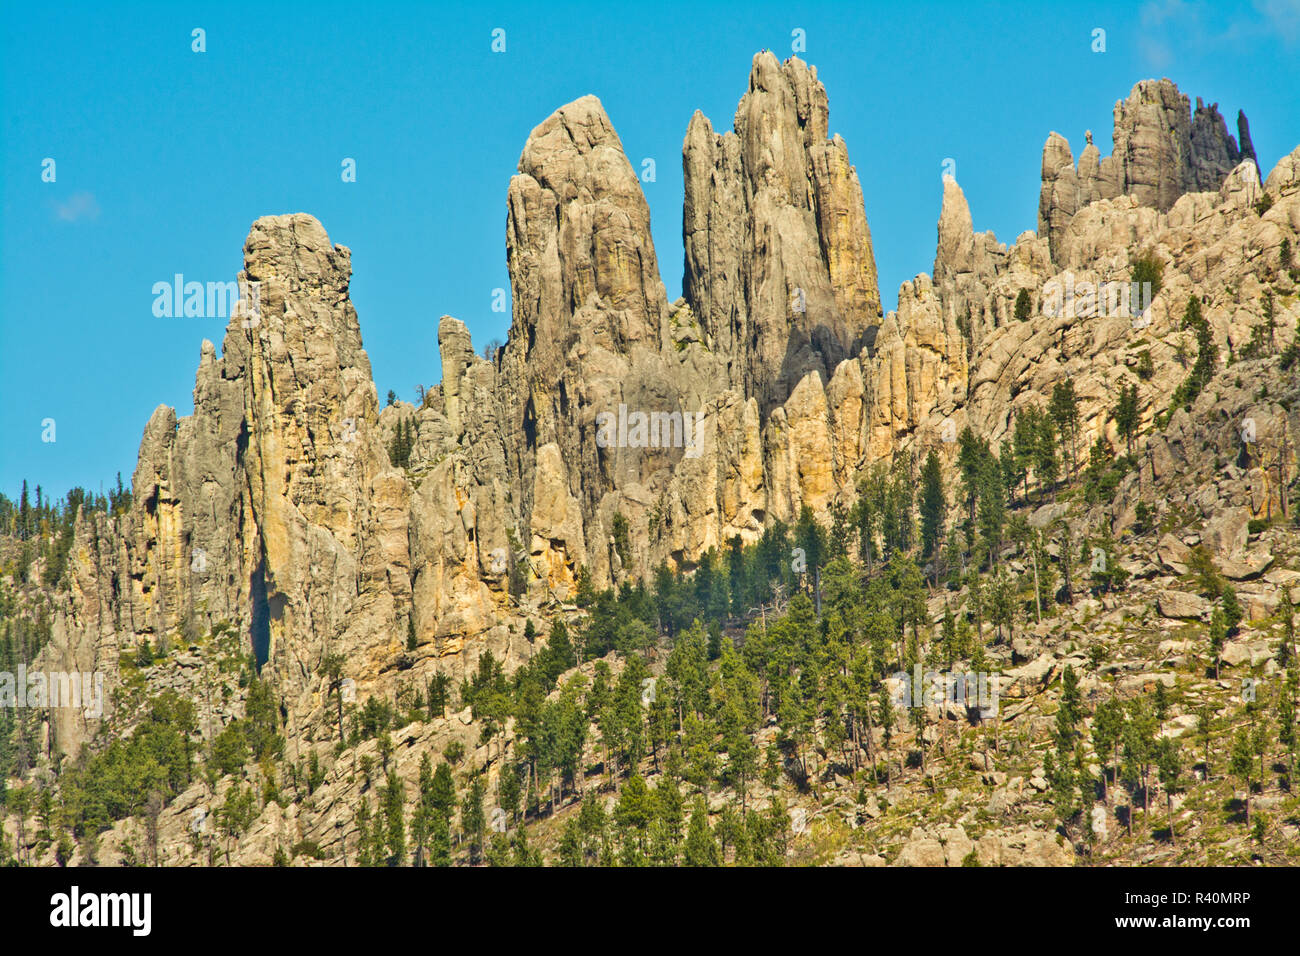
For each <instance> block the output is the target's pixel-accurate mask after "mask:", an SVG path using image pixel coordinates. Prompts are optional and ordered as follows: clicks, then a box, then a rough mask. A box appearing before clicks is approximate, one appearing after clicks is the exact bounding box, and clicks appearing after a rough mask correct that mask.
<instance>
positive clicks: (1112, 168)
mask: <svg viewBox="0 0 1300 956" xmlns="http://www.w3.org/2000/svg"><path fill="white" fill-rule="evenodd" d="M1114 116H1115V133H1114V150H1113V152H1112V153H1111V155H1110V156H1106V157H1102V156H1101V153H1100V151H1099V150H1098V149H1097V147H1096V146H1095V145H1093V142H1092V131H1091V130H1090V131H1088V132H1087V133H1086V134H1085V138H1086V140H1087V145H1086V146H1084V149H1083V152H1082V153H1080V154H1079V162H1078V165H1077V166H1076V165H1075V162H1074V155H1073V154H1072V153H1071V152H1070V144H1069V142H1068V141H1067V140H1066V139H1065V137H1063V136H1061V135H1060V134H1059V133H1055V132H1054V133H1052V134H1051V135H1050V136H1048V137H1047V143H1046V145H1044V147H1043V172H1042V175H1043V187H1042V190H1041V192H1040V195H1039V202H1038V233H1039V235H1046V236H1047V237H1048V239H1049V240H1050V241H1051V247H1052V251H1053V254H1054V255H1055V254H1058V253H1059V251H1060V248H1059V237H1060V233H1061V231H1062V230H1063V229H1064V228H1065V226H1066V225H1067V224H1068V223H1069V221H1070V219H1071V217H1073V216H1074V214H1075V213H1076V212H1078V211H1079V210H1081V209H1083V207H1085V206H1087V205H1088V204H1089V203H1093V202H1096V201H1098V200H1101V199H1115V198H1117V197H1119V196H1132V197H1133V198H1134V199H1135V200H1136V201H1137V202H1138V204H1139V205H1142V206H1151V207H1153V208H1155V209H1156V210H1158V211H1160V212H1168V211H1169V209H1170V207H1172V206H1173V204H1174V203H1175V202H1177V201H1178V198H1179V197H1180V196H1182V195H1184V194H1185V193H1195V192H1215V191H1217V190H1218V188H1219V186H1220V185H1221V184H1222V183H1223V180H1224V178H1225V177H1226V176H1227V175H1228V174H1229V173H1230V172H1232V170H1233V169H1235V168H1236V166H1237V164H1238V163H1239V162H1240V161H1242V160H1244V159H1249V160H1250V161H1251V162H1252V163H1254V162H1255V161H1256V160H1255V148H1254V146H1253V145H1252V144H1251V141H1250V126H1249V124H1248V123H1247V121H1246V114H1245V113H1243V112H1238V113H1237V131H1238V135H1239V137H1240V139H1241V144H1240V146H1238V143H1237V140H1236V139H1234V138H1233V136H1232V135H1231V134H1230V133H1229V132H1228V127H1227V124H1226V123H1225V122H1224V119H1223V117H1222V116H1221V115H1220V114H1219V105H1218V104H1217V103H1213V104H1211V105H1210V106H1208V107H1207V106H1206V105H1205V104H1204V102H1203V101H1202V100H1201V98H1200V97H1199V96H1198V97H1197V98H1196V111H1195V113H1192V112H1191V110H1190V101H1189V100H1188V98H1187V96H1186V95H1184V94H1182V93H1180V92H1179V91H1178V87H1177V86H1175V85H1174V84H1173V83H1171V82H1170V81H1169V80H1167V79H1163V80H1159V81H1156V80H1143V81H1142V82H1140V83H1138V84H1137V85H1136V86H1134V87H1133V89H1132V91H1131V92H1130V93H1129V95H1128V98H1127V99H1125V100H1120V101H1119V102H1117V103H1116V104H1115V113H1114Z"/></svg>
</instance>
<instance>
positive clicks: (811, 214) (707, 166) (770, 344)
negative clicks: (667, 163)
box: [682, 53, 880, 413]
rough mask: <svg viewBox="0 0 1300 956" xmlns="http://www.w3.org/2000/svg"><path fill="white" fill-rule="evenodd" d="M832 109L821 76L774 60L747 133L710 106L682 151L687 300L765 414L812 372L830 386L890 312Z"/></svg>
mask: <svg viewBox="0 0 1300 956" xmlns="http://www.w3.org/2000/svg"><path fill="white" fill-rule="evenodd" d="M828 114H829V110H828V106H827V100H826V90H825V88H824V87H823V86H822V85H821V83H819V82H818V81H817V71H816V70H815V69H813V70H809V69H808V68H806V67H805V66H804V65H803V63H801V62H800V61H799V60H798V59H791V60H788V61H787V62H786V63H785V64H784V65H781V64H778V63H777V60H776V57H774V56H772V55H771V54H770V53H765V54H761V55H759V56H757V57H755V58H754V68H753V70H752V71H751V72H750V77H749V92H747V93H746V94H745V95H744V97H742V99H741V101H740V105H739V106H738V107H737V109H736V119H735V130H734V131H733V132H728V133H725V134H722V135H718V134H716V133H714V131H713V127H712V125H711V124H710V123H709V121H708V119H707V118H705V116H704V115H703V114H701V113H699V112H698V111H697V112H696V114H695V115H694V116H693V117H691V122H690V126H689V127H688V128H687V131H686V142H685V144H684V145H683V146H682V168H683V172H684V176H685V188H686V200H685V211H684V214H683V223H682V236H683V240H684V242H685V246H686V275H685V281H684V283H683V290H684V295H685V298H686V301H687V303H688V304H689V305H690V307H691V309H692V310H693V313H694V314H695V315H696V316H697V317H698V318H699V320H700V322H701V324H702V325H703V328H704V331H705V334H706V335H707V336H708V337H709V340H710V342H711V343H713V345H714V347H716V348H717V349H719V350H720V351H722V352H723V353H724V354H726V355H728V356H729V357H731V358H732V360H731V361H729V362H728V363H727V368H726V372H727V375H728V378H727V381H728V383H729V384H730V385H732V386H733V387H738V388H741V389H742V390H743V392H744V393H745V394H750V395H756V396H757V397H758V400H759V407H760V410H761V411H762V412H763V413H767V412H768V411H769V410H770V409H771V408H772V407H773V406H774V405H776V404H779V403H781V402H783V401H784V400H785V399H786V397H787V396H789V395H790V393H791V392H792V391H793V390H794V388H795V386H796V385H797V384H798V383H799V382H800V381H801V380H802V379H803V377H804V376H805V375H806V374H807V373H808V372H809V371H813V370H816V371H819V372H820V373H821V374H822V377H823V379H824V380H828V379H829V378H830V377H831V376H832V375H833V374H834V371H835V368H836V366H838V365H839V363H840V362H841V361H842V360H844V359H846V358H849V357H851V356H854V355H856V353H857V352H858V350H859V349H860V348H861V345H862V343H863V336H864V335H865V333H866V330H867V328H868V327H869V326H872V325H875V324H877V323H878V321H879V317H880V293H879V291H878V289H877V282H876V266H875V257H874V255H873V253H872V250H871V230H870V229H869V228H868V226H867V220H866V216H865V214H864V212H863V205H862V188H861V186H860V185H859V183H858V178H857V174H856V173H855V172H854V171H853V168H852V167H851V166H850V165H849V157H848V147H847V146H845V144H844V141H843V140H842V139H840V138H839V137H838V136H837V137H835V139H834V140H827V138H826V131H827V117H828ZM737 359H739V360H741V361H740V362H739V364H737V362H736V360H737Z"/></svg>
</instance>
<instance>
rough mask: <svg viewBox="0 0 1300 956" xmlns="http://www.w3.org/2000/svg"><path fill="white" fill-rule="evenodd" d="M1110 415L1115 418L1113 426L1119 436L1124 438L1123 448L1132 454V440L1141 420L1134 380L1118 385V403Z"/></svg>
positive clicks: (1135, 435)
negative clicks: (1129, 383) (1130, 382)
mask: <svg viewBox="0 0 1300 956" xmlns="http://www.w3.org/2000/svg"><path fill="white" fill-rule="evenodd" d="M1111 417H1112V418H1113V419H1115V428H1116V430H1118V431H1119V436H1120V437H1121V438H1123V439H1124V448H1125V450H1126V451H1127V452H1128V453H1129V454H1130V455H1131V454H1133V440H1134V439H1135V438H1136V437H1137V431H1138V425H1139V424H1140V422H1141V418H1140V413H1139V411H1138V391H1137V383H1136V382H1134V383H1132V384H1131V385H1128V386H1124V385H1121V386H1120V389H1119V403H1118V404H1117V405H1116V406H1115V408H1114V409H1113V410H1112V411H1111Z"/></svg>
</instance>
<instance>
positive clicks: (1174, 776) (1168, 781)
mask: <svg viewBox="0 0 1300 956" xmlns="http://www.w3.org/2000/svg"><path fill="white" fill-rule="evenodd" d="M1156 772H1157V774H1158V775H1159V777H1160V786H1162V787H1163V788H1164V791H1165V806H1166V808H1167V809H1168V813H1169V840H1170V842H1171V843H1174V844H1177V842H1178V841H1177V839H1176V838H1175V836H1174V792H1175V791H1176V790H1178V789H1179V788H1180V786H1181V784H1182V773H1183V758H1182V753H1181V750H1180V748H1179V746H1178V741H1177V740H1175V739H1174V738H1173V737H1162V738H1161V739H1160V743H1159V746H1158V748H1157V751H1156Z"/></svg>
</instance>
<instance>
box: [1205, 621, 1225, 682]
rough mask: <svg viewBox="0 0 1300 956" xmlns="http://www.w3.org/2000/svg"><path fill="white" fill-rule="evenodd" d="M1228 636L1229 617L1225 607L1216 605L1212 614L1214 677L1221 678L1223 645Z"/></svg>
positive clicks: (1211, 648) (1211, 645)
mask: <svg viewBox="0 0 1300 956" xmlns="http://www.w3.org/2000/svg"><path fill="white" fill-rule="evenodd" d="M1227 637H1228V625H1227V619H1226V618H1225V617H1224V614H1223V608H1221V607H1216V608H1215V609H1214V611H1213V612H1212V613H1211V614H1210V633H1209V640H1210V655H1211V656H1212V657H1213V659H1214V679H1215V680H1218V679H1219V664H1220V663H1221V661H1222V658H1223V645H1224V641H1225V640H1226V639H1227Z"/></svg>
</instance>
